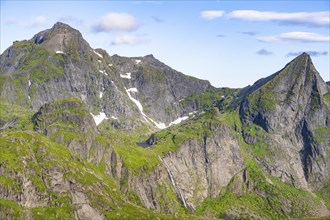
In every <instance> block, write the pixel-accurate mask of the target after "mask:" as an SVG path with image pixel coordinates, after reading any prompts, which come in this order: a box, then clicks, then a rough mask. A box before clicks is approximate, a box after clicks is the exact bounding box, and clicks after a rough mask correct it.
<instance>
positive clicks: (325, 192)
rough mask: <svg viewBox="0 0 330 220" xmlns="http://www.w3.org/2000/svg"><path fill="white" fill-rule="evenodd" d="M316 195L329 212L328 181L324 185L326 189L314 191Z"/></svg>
mask: <svg viewBox="0 0 330 220" xmlns="http://www.w3.org/2000/svg"><path fill="white" fill-rule="evenodd" d="M316 195H318V196H319V197H320V198H322V199H324V201H325V205H326V206H327V207H328V209H329V210H330V183H329V181H328V184H327V185H326V187H324V188H322V189H319V190H318V191H316Z"/></svg>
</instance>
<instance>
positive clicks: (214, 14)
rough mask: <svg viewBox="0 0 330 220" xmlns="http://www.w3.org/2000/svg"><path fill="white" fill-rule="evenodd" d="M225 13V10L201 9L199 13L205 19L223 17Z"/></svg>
mask: <svg viewBox="0 0 330 220" xmlns="http://www.w3.org/2000/svg"><path fill="white" fill-rule="evenodd" d="M224 14H225V12H224V11H201V12H200V14H199V15H200V17H201V18H203V19H206V20H214V19H216V18H219V17H222V16H223V15H224Z"/></svg>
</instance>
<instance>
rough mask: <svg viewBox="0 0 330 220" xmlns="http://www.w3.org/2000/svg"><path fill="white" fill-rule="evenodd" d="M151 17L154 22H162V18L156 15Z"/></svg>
mask: <svg viewBox="0 0 330 220" xmlns="http://www.w3.org/2000/svg"><path fill="white" fill-rule="evenodd" d="M151 18H152V20H154V21H155V22H157V23H161V22H164V20H163V19H160V18H159V17H157V16H151Z"/></svg>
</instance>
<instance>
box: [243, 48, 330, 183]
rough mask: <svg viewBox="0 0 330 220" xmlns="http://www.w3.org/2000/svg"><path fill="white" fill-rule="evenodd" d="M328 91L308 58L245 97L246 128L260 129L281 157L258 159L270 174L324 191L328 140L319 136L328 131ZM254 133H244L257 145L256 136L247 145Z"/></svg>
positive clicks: (278, 74) (304, 58)
mask: <svg viewBox="0 0 330 220" xmlns="http://www.w3.org/2000/svg"><path fill="white" fill-rule="evenodd" d="M256 84H257V83H256ZM329 92H330V88H329V86H328V85H327V84H326V83H325V82H324V81H323V80H322V78H321V77H320V75H319V73H318V72H317V71H316V70H315V67H314V65H313V63H312V61H311V59H310V57H309V56H308V55H307V54H306V53H304V54H302V55H300V56H299V57H297V58H296V59H294V60H293V61H292V62H290V63H289V64H288V65H287V66H286V67H285V68H284V69H282V70H281V71H279V72H278V73H275V74H274V75H272V76H270V77H269V78H268V79H267V80H266V81H265V82H264V83H263V84H262V85H260V86H257V87H256V88H252V91H251V92H250V93H248V94H247V96H246V98H245V100H244V101H243V102H242V104H241V107H240V112H241V117H242V120H243V123H244V125H245V126H246V127H251V123H254V124H255V125H257V126H260V128H261V130H262V131H265V132H267V135H266V136H267V137H263V138H264V139H268V140H267V143H272V144H271V146H270V148H272V149H273V150H274V153H276V154H280V155H282V157H278V156H276V154H275V159H276V160H275V163H272V162H271V161H270V160H269V159H270V158H269V157H268V159H265V157H263V158H259V159H260V161H259V162H260V164H263V166H264V169H265V170H267V172H270V173H271V174H272V175H275V176H278V177H281V178H282V180H284V181H286V182H290V183H292V184H295V185H296V186H299V187H305V188H309V187H311V188H312V189H317V188H319V187H322V186H323V184H324V183H325V180H327V179H328V178H329V175H330V172H329V166H330V160H329V137H328V136H327V137H323V138H321V137H320V136H322V135H321V134H320V133H322V132H321V131H322V130H329V129H330V123H329V119H330V115H329V107H330V106H329V102H328V101H327V100H326V99H325V98H324V97H326V96H328V95H329ZM251 133H253V132H251V131H248V130H247V129H246V130H245V133H244V137H245V141H246V142H248V143H251V144H254V143H255V142H256V141H257V140H256V139H258V137H257V138H255V139H254V140H249V138H250V137H251ZM255 133H257V134H254V136H255V135H257V136H258V133H262V132H255ZM259 135H260V134H259ZM252 136H253V135H252ZM264 136H265V135H264ZM317 137H320V138H317ZM269 156H270V157H272V156H271V155H269Z"/></svg>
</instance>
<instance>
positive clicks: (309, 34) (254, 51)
mask: <svg viewBox="0 0 330 220" xmlns="http://www.w3.org/2000/svg"><path fill="white" fill-rule="evenodd" d="M329 4H330V2H329V1H328V0H323V1H306V0H304V1H298V0H291V1H261V0H258V1H248V0H245V1H233V0H218V1H87V0H85V1H1V53H2V52H3V51H4V50H5V49H6V48H8V47H9V46H10V45H12V42H13V41H15V40H24V39H30V38H32V37H33V35H34V34H36V33H37V32H39V31H41V30H44V29H48V28H51V27H52V26H53V24H54V23H55V22H57V21H61V22H64V23H67V24H69V25H71V26H72V27H74V28H76V29H78V30H79V31H80V32H81V33H82V35H83V37H84V38H85V39H86V40H87V41H88V42H89V43H90V45H91V46H92V47H93V48H103V49H105V50H107V52H108V53H109V54H110V55H113V54H118V55H122V56H144V55H147V54H153V55H154V56H155V57H156V58H157V59H159V60H160V61H162V62H164V63H166V64H167V65H169V66H171V67H172V68H174V69H176V70H178V71H181V72H183V73H185V74H188V75H192V76H195V77H198V78H201V79H207V80H209V81H210V82H211V83H212V85H214V86H217V87H244V86H246V85H249V84H253V82H255V81H256V80H258V79H259V78H262V77H266V76H268V75H270V74H272V73H274V72H276V71H278V70H280V69H281V68H282V67H283V66H284V65H285V64H286V63H288V62H289V61H290V60H292V59H293V58H294V57H295V56H296V55H298V54H299V53H300V52H302V51H307V52H309V53H310V54H311V55H312V59H313V62H314V64H315V66H316V68H317V70H318V71H319V72H320V74H321V76H322V77H323V79H324V80H325V81H328V80H330V64H329V53H330V45H329V44H330V42H329V41H330V38H329V35H330V33H329V32H330V30H329V29H330V27H329V26H330V14H329V10H330V5H329Z"/></svg>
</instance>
